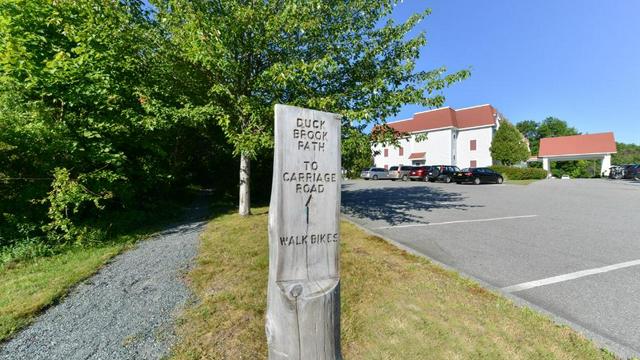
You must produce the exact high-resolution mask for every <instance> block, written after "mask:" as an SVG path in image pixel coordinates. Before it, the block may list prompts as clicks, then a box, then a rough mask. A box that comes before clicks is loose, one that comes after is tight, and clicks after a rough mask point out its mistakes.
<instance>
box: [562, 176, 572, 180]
mask: <svg viewBox="0 0 640 360" xmlns="http://www.w3.org/2000/svg"><path fill="white" fill-rule="evenodd" d="M561 179H562V180H569V179H571V177H569V175H562V178H561Z"/></svg>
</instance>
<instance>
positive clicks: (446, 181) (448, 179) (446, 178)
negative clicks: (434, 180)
mask: <svg viewBox="0 0 640 360" xmlns="http://www.w3.org/2000/svg"><path fill="white" fill-rule="evenodd" d="M444 182H445V183H447V184H448V183H450V182H451V178H450V177H449V176H446V175H445V177H444Z"/></svg>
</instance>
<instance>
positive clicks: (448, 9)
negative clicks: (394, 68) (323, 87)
mask: <svg viewBox="0 0 640 360" xmlns="http://www.w3.org/2000/svg"><path fill="white" fill-rule="evenodd" d="M427 7H429V8H431V9H432V11H433V12H432V14H431V15H430V16H429V17H427V19H426V20H425V21H423V22H421V23H420V24H419V25H418V30H424V31H426V34H427V40H428V44H427V46H426V47H425V48H424V49H423V52H422V56H421V59H420V60H419V67H420V68H421V69H432V68H435V67H438V66H441V65H446V66H447V68H448V69H449V70H451V71H453V70H458V69H464V68H468V67H471V68H472V75H471V78H469V79H468V80H466V81H464V82H462V83H459V84H457V85H454V86H453V87H451V88H449V89H447V90H445V92H444V95H445V96H446V97H447V102H446V105H448V106H451V107H453V108H458V107H467V106H473V105H479V104H485V103H490V104H492V105H494V106H495V107H496V108H498V109H499V110H500V112H502V113H503V114H504V115H505V116H506V117H507V118H508V119H510V120H511V121H512V122H514V123H515V122H518V121H521V120H529V119H531V120H537V121H540V120H543V119H544V118H546V117H548V116H555V117H558V118H560V119H562V120H565V121H567V122H568V123H569V124H570V125H572V126H574V127H576V128H578V130H579V131H581V132H583V133H595V132H603V131H614V132H615V135H616V140H617V141H621V142H627V143H630V142H633V143H638V144H640V20H639V19H640V1H638V0H615V1H604V0H599V1H595V0H546V1H524V0H491V1H488V0H486V1H482V0H433V1H420V0H405V1H404V3H402V4H399V5H398V7H397V8H396V9H395V12H394V15H393V16H394V18H395V19H397V20H404V19H406V18H407V17H408V16H409V15H410V14H411V13H413V12H415V11H420V10H422V9H424V8H427ZM421 110H424V109H423V108H420V107H416V106H405V107H404V108H403V109H402V111H401V113H400V114H398V117H397V119H404V118H408V117H411V115H412V114H413V113H414V112H417V111H421Z"/></svg>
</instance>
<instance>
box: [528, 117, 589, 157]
mask: <svg viewBox="0 0 640 360" xmlns="http://www.w3.org/2000/svg"><path fill="white" fill-rule="evenodd" d="M516 128H517V129H518V130H519V131H520V132H521V133H522V134H523V135H524V136H525V137H526V138H527V139H528V140H529V146H530V148H531V153H532V154H536V155H537V154H538V151H539V149H540V139H542V138H547V137H557V136H569V135H578V134H579V132H578V130H576V129H575V128H574V127H570V126H569V125H568V124H567V122H566V121H563V120H560V119H558V118H556V117H552V116H550V117H547V118H546V119H544V120H543V121H542V122H540V123H537V122H536V121H535V120H524V121H521V122H519V123H517V124H516Z"/></svg>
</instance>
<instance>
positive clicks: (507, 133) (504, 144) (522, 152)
mask: <svg viewBox="0 0 640 360" xmlns="http://www.w3.org/2000/svg"><path fill="white" fill-rule="evenodd" d="M490 151H491V157H492V158H493V159H494V160H497V161H499V162H500V163H501V164H503V165H507V166H509V165H514V164H517V163H519V162H522V161H526V160H527V159H529V157H530V156H531V153H530V152H529V148H528V147H527V144H526V142H525V139H524V137H523V136H522V134H521V133H520V131H518V129H516V127H515V126H513V125H512V124H511V123H510V122H509V121H507V120H504V121H501V122H500V127H499V128H498V131H496V133H495V135H494V137H493V140H492V142H491V148H490Z"/></svg>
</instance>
